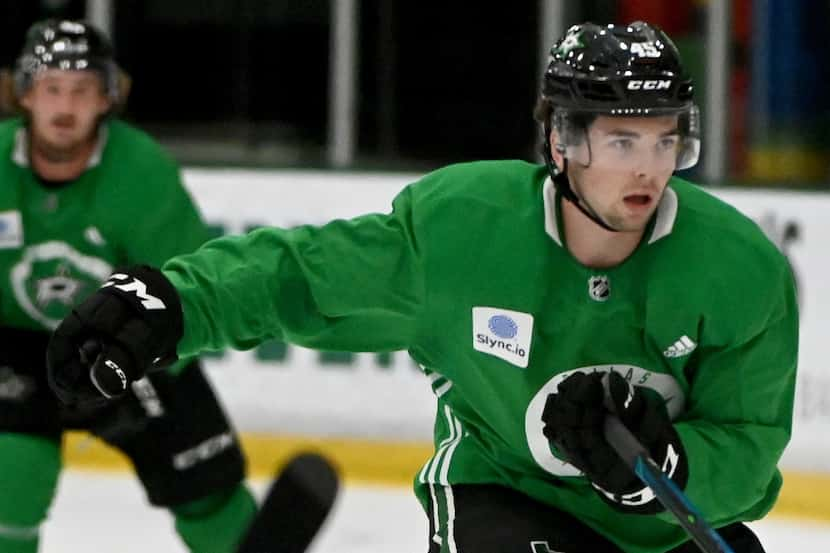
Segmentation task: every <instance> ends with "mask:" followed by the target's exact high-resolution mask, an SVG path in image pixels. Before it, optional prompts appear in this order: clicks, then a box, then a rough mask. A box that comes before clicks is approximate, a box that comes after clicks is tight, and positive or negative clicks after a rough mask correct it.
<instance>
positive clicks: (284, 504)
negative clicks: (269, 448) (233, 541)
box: [237, 453, 339, 553]
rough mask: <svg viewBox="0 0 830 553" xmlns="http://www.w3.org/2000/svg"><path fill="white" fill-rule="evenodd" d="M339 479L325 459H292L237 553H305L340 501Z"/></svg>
mask: <svg viewBox="0 0 830 553" xmlns="http://www.w3.org/2000/svg"><path fill="white" fill-rule="evenodd" d="M338 488H339V478H338V476H337V472H336V470H335V468H334V467H333V466H332V465H331V463H329V461H327V460H326V458H325V457H323V456H321V455H318V454H316V453H303V454H300V455H297V456H296V457H294V458H292V459H291V460H290V461H289V462H288V464H287V465H286V466H285V468H283V469H282V471H280V472H279V475H278V476H277V479H276V480H275V481H274V483H273V484H271V487H270V488H269V490H268V493H267V495H266V496H265V501H263V503H262V506H261V507H260V509H259V512H258V513H257V515H256V518H254V521H253V522H252V523H251V527H250V528H249V529H248V532H247V534H246V535H245V537H244V538H243V540H242V543H241V545H240V546H239V549H237V553H303V552H304V551H305V550H306V549H308V546H309V545H310V544H311V542H312V540H313V539H314V536H316V535H317V533H318V532H319V530H320V528H321V527H322V526H323V523H324V522H325V521H326V518H327V517H328V514H329V512H330V511H331V508H332V506H333V505H334V501H335V499H336V498H337V491H338Z"/></svg>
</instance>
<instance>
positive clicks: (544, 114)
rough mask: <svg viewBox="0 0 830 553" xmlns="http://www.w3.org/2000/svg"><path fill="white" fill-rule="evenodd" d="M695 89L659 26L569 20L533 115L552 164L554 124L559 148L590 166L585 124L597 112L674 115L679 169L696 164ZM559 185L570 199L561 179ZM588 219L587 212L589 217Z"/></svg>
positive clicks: (697, 122) (554, 49)
mask: <svg viewBox="0 0 830 553" xmlns="http://www.w3.org/2000/svg"><path fill="white" fill-rule="evenodd" d="M693 93H694V87H693V85H692V81H691V79H690V78H689V76H688V74H687V73H686V72H685V70H684V69H683V66H682V63H681V61H680V55H679V53H678V51H677V48H676V47H675V45H674V43H673V42H672V41H671V39H669V37H668V36H667V35H666V34H665V33H664V32H663V31H662V30H661V29H659V28H658V27H655V26H652V25H649V24H648V23H644V22H642V21H637V22H634V23H631V24H630V25H606V26H600V25H595V24H593V23H585V24H582V25H574V26H573V27H571V28H570V29H568V31H567V32H566V33H565V35H564V36H563V37H562V38H561V39H560V40H559V41H557V42H556V44H554V45H553V47H552V48H551V50H550V58H549V62H548V67H547V70H546V71H545V74H544V78H543V81H542V90H541V94H540V97H539V102H538V104H537V106H536V112H535V116H536V118H537V120H539V122H540V123H541V124H542V126H543V128H544V132H545V135H544V138H545V139H544V147H543V152H544V154H545V160H546V161H547V162H548V166H549V169H550V170H551V173H552V174H553V173H556V172H557V171H556V170H555V169H554V168H553V162H552V160H551V154H550V148H549V145H548V140H549V136H550V132H551V130H552V129H556V130H557V132H558V134H559V137H560V143H558V144H556V148H557V150H558V151H560V152H562V153H563V154H565V157H566V158H568V159H573V160H576V161H579V162H580V163H583V164H584V165H589V164H590V161H591V160H590V148H586V147H585V145H584V143H585V142H586V141H587V138H586V136H587V135H586V132H587V126H588V125H589V124H590V122H591V121H592V120H593V118H594V117H596V116H597V115H610V116H629V117H648V116H657V115H670V114H677V115H678V116H679V126H680V134H681V142H680V148H679V149H678V155H677V163H676V168H677V169H688V168H689V167H692V166H694V165H695V164H696V163H697V159H698V156H699V153H700V116H699V113H698V109H697V107H696V106H695V104H694V102H693ZM559 180H560V181H561V182H558V183H557V186H559V187H560V188H564V190H562V192H563V193H564V194H565V195H566V197H568V198H569V199H575V196H573V192H572V190H570V187H569V185H568V184H567V179H559ZM592 218H593V217H592Z"/></svg>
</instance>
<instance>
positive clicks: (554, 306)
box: [48, 22, 797, 553]
mask: <svg viewBox="0 0 830 553" xmlns="http://www.w3.org/2000/svg"><path fill="white" fill-rule="evenodd" d="M536 115H537V117H538V119H539V121H540V123H541V126H542V128H543V129H544V136H545V144H546V145H545V157H546V159H547V163H546V166H547V167H545V166H536V165H531V164H528V163H524V162H520V161H494V162H479V163H470V164H461V165H454V166H450V167H446V168H443V169H440V170H438V171H435V172H434V173H432V174H429V175H427V176H425V177H424V178H422V179H421V180H419V181H418V182H416V183H414V184H412V185H410V186H408V187H406V188H405V189H404V190H403V191H402V192H401V193H400V194H399V195H398V197H397V198H396V199H395V201H394V204H393V210H392V212H391V213H389V214H369V215H365V216H363V217H359V218H356V219H354V220H350V221H333V222H331V223H329V224H327V225H325V226H322V227H309V226H304V227H298V228H294V229H287V230H285V229H260V230H256V231H253V232H251V233H250V234H248V235H246V236H243V237H233V238H222V239H219V240H216V241H213V242H210V243H208V244H207V245H205V246H203V247H202V248H201V249H199V250H198V251H197V252H195V253H192V254H190V255H184V256H179V257H176V258H174V259H172V260H171V261H169V262H167V263H166V264H165V265H164V267H163V270H162V271H159V270H156V269H153V268H150V267H147V266H141V267H133V268H130V269H128V270H126V271H122V272H120V273H118V274H115V275H113V276H112V277H111V278H110V280H109V281H108V282H107V284H106V285H105V286H104V287H103V288H101V289H100V290H99V291H98V292H96V293H95V294H93V295H92V296H91V297H90V298H89V299H88V300H87V301H85V302H84V303H83V304H81V305H80V306H79V307H78V308H77V309H76V310H75V311H74V312H73V314H72V315H71V316H69V317H68V318H66V319H65V320H64V321H63V322H62V323H61V325H60V326H59V327H58V329H57V331H56V332H55V334H54V335H53V338H52V341H51V343H50V346H49V350H48V365H49V370H50V375H51V378H52V383H53V385H54V388H55V390H56V391H57V392H58V393H59V394H60V395H61V396H62V397H63V398H64V399H66V400H69V401H90V400H94V399H96V398H100V397H101V396H102V395H104V396H113V395H117V394H120V393H123V391H124V390H125V389H126V388H125V384H124V382H125V381H126V382H127V383H129V382H132V381H133V380H135V379H136V378H140V377H141V376H142V375H143V374H144V372H145V371H146V370H147V369H148V368H150V367H151V366H152V365H154V364H158V363H159V361H158V360H159V359H162V360H164V359H171V358H174V357H175V356H176V355H178V356H189V355H193V354H195V353H197V352H199V351H202V350H207V349H215V348H221V347H225V346H233V347H236V348H250V347H252V346H254V345H255V344H257V343H259V342H261V341H263V340H266V339H268V338H274V337H276V338H280V339H283V340H287V341H289V342H293V343H297V344H300V345H302V346H306V347H312V348H322V349H343V350H353V351H388V350H396V349H407V350H408V351H409V353H410V354H411V355H412V357H413V358H414V359H415V360H416V361H417V362H418V363H419V364H420V365H421V366H422V367H423V369H424V371H425V373H426V374H427V375H428V376H429V379H430V381H431V382H432V386H433V389H434V390H435V395H436V397H437V412H436V420H435V435H434V437H435V453H434V455H433V456H432V458H430V459H429V460H428V461H427V462H426V463H425V465H424V466H423V469H422V470H421V471H420V473H419V474H418V475H417V476H416V479H415V490H416V493H417V495H418V497H419V499H420V500H421V503H422V504H423V506H424V508H425V510H426V512H427V516H428V517H429V522H430V526H431V528H430V535H429V551H430V552H431V553H437V552H441V553H446V552H469V551H475V552H477V553H496V552H499V553H505V552H516V553H519V552H521V553H527V552H528V551H532V552H534V553H549V552H552V551H555V552H562V553H588V552H590V553H598V552H615V553H619V552H621V551H622V552H626V553H664V552H666V551H671V552H673V553H680V552H683V553H692V552H694V551H696V550H697V549H696V546H695V545H693V544H692V543H691V542H689V540H688V536H686V534H684V531H683V529H682V528H681V526H680V525H679V524H678V521H677V520H675V519H674V517H673V516H672V515H671V514H669V513H668V512H666V511H664V510H663V509H662V507H661V505H660V504H659V502H658V501H657V500H656V499H655V497H654V494H653V493H651V491H650V490H649V489H648V488H644V486H643V485H642V484H641V483H640V482H639V481H638V479H637V478H636V477H635V476H634V475H633V474H632V473H631V472H630V471H629V470H628V469H627V467H626V466H625V465H624V463H623V461H622V459H620V458H619V457H618V456H617V455H616V454H615V452H614V451H613V450H612V449H611V447H610V446H609V444H608V443H607V442H606V441H605V439H604V438H603V432H602V428H603V420H604V419H605V417H606V415H607V414H608V413H609V412H610V411H615V412H616V413H617V415H618V416H619V418H620V419H621V420H622V421H623V423H624V424H625V425H626V426H627V427H628V428H629V429H630V430H631V431H632V433H633V434H634V435H635V436H636V437H637V438H638V439H639V440H640V442H642V443H643V444H644V445H645V446H646V447H647V448H648V450H649V452H650V454H651V455H652V457H653V458H654V459H655V460H656V461H657V462H658V463H659V465H660V466H661V467H662V468H663V470H664V472H665V473H666V474H667V475H668V476H669V477H670V478H671V479H672V480H673V481H674V482H675V483H676V485H677V486H679V487H680V488H682V489H684V490H685V492H686V494H688V496H689V497H690V498H691V500H692V501H693V502H694V503H695V504H696V505H697V506H698V507H699V508H700V509H701V510H702V511H703V512H704V514H705V515H706V516H707V518H708V520H710V521H711V522H712V523H713V524H714V525H715V526H716V527H718V528H720V530H721V533H722V535H723V536H724V538H725V539H726V540H727V541H728V542H729V543H730V544H731V545H732V547H733V548H734V549H735V551H736V552H739V553H759V552H762V551H763V548H762V546H761V545H760V543H759V542H758V540H757V539H756V537H755V536H754V534H753V533H752V532H751V531H750V530H749V528H748V527H747V526H745V525H744V524H743V521H749V520H756V519H759V518H761V517H763V516H764V515H765V514H766V513H767V512H768V511H769V509H770V508H771V507H772V505H773V503H774V502H775V499H776V496H777V494H778V492H779V489H780V486H781V476H780V473H779V471H778V470H777V468H776V464H777V461H778V459H779V457H780V455H781V453H782V451H783V449H784V447H785V445H786V444H787V441H788V439H789V435H790V426H791V417H792V408H793V390H794V383H795V371H796V356H797V352H796V350H797V308H796V301H795V293H794V288H793V281H792V276H791V273H790V270H789V267H788V265H787V262H786V260H785V259H784V257H783V256H782V255H781V254H780V253H779V252H778V251H777V250H776V248H775V247H774V246H773V245H772V244H771V243H770V242H769V241H768V240H767V239H766V238H765V237H764V235H763V233H762V232H761V231H760V230H759V228H758V227H757V226H756V225H755V224H754V223H753V222H752V221H751V220H749V219H748V218H746V217H745V216H743V215H742V214H740V213H739V212H738V211H737V210H735V209H734V208H732V207H730V206H729V205H727V204H725V203H723V202H722V201H720V200H718V199H716V198H714V197H712V196H711V195H709V194H708V193H706V192H704V191H703V190H701V189H699V188H698V187H696V186H695V185H693V184H691V183H689V182H686V181H684V180H681V179H680V178H677V177H675V176H673V172H674V171H675V170H677V169H683V168H687V167H691V166H693V165H694V164H695V163H696V161H697V157H698V151H699V126H698V113H697V109H696V107H695V105H694V103H693V89H692V83H691V82H690V80H689V78H688V77H687V76H686V74H685V72H684V70H683V68H682V66H681V63H680V60H679V56H678V53H677V50H676V48H675V47H674V45H673V44H672V42H671V41H670V39H669V38H668V37H667V36H666V35H665V34H664V33H663V32H662V31H660V30H659V29H657V28H656V27H653V26H650V25H648V24H645V23H642V22H637V23H633V24H631V25H628V26H614V25H609V26H597V25H593V24H585V25H579V26H575V27H573V28H571V29H570V30H568V31H567V33H566V34H565V36H564V37H563V38H562V39H561V40H560V41H558V42H557V43H556V44H555V45H554V47H553V48H552V50H551V58H550V63H549V66H548V68H547V71H546V73H545V76H544V86H543V88H542V92H541V97H540V101H539V104H538V106H537V110H536ZM482 116H483V117H486V114H482ZM142 220H143V219H142V217H137V218H136V219H135V224H137V225H138V224H141V222H142ZM369 282H371V286H366V283H369ZM90 375H91V378H90Z"/></svg>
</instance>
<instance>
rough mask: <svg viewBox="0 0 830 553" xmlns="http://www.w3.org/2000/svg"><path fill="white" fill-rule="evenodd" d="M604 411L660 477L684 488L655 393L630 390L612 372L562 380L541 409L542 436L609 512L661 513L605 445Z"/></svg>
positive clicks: (676, 445) (673, 437)
mask: <svg viewBox="0 0 830 553" xmlns="http://www.w3.org/2000/svg"><path fill="white" fill-rule="evenodd" d="M606 391H607V394H606ZM609 407H610V409H609ZM609 410H613V411H614V412H616V413H617V416H618V417H619V418H620V420H621V421H622V423H623V424H624V425H625V426H626V427H627V428H628V429H629V430H630V431H631V432H632V433H633V434H634V436H636V437H637V439H638V440H640V442H641V443H642V444H643V446H644V447H645V448H646V449H647V450H648V451H649V453H650V454H651V456H652V458H653V459H654V461H655V462H656V463H657V464H658V465H659V466H660V467H661V468H662V469H663V472H664V473H666V474H667V475H668V476H669V477H670V478H671V479H672V480H673V481H674V483H675V484H677V485H678V486H679V487H680V488H681V489H682V488H684V487H685V486H686V481H687V479H688V462H687V459H686V452H685V451H684V449H683V444H682V443H681V442H680V437H679V436H678V435H677V432H676V431H675V429H674V426H673V425H672V422H671V420H670V419H669V416H668V414H667V412H666V409H665V407H664V405H663V400H662V399H661V398H660V396H659V395H658V394H657V393H653V392H651V391H650V390H648V389H646V388H643V387H640V386H632V385H630V384H629V383H628V382H627V381H626V380H625V379H624V378H623V377H622V376H620V375H619V374H618V373H616V372H613V371H612V372H610V373H608V376H607V377H604V375H603V373H591V374H585V373H579V372H578V373H574V374H572V375H570V376H569V377H567V378H566V379H565V380H563V381H562V382H561V383H560V384H559V389H558V391H557V393H553V394H550V395H549V396H548V399H547V402H546V403H545V409H544V411H543V413H542V422H544V427H543V430H542V432H543V433H544V434H545V436H546V437H547V438H548V439H549V440H550V441H551V443H552V444H553V446H554V447H555V448H556V450H557V451H558V452H559V453H560V454H561V455H562V456H563V457H564V458H565V460H567V461H568V462H569V463H571V464H572V465H574V466H575V467H576V468H578V469H579V470H581V471H582V472H583V473H585V476H587V477H588V478H589V479H590V480H591V482H592V483H593V485H594V488H595V489H596V490H597V492H598V493H599V494H600V496H601V497H602V498H603V499H604V500H605V501H606V502H608V503H610V504H611V505H612V506H613V507H615V508H617V509H620V510H624V511H627V512H631V513H639V514H651V513H656V512H659V511H661V510H663V507H662V505H660V503H659V502H658V501H656V500H655V497H654V494H653V493H652V492H651V490H650V489H648V488H647V487H645V485H644V484H643V483H642V482H640V480H639V479H638V478H637V476H636V475H635V474H634V473H633V472H632V471H631V469H630V468H628V466H627V465H626V464H625V462H624V461H623V460H622V459H621V458H620V457H619V455H617V453H616V452H615V451H614V449H613V448H612V447H611V445H610V444H608V442H607V441H606V440H605V437H604V434H603V421H604V420H605V416H606V415H607V414H608V412H609Z"/></svg>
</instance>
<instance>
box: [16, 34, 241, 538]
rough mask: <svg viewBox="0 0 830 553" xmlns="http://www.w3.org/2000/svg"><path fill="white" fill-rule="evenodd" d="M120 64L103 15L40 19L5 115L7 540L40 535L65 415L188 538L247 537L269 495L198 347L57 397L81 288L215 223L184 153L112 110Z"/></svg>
mask: <svg viewBox="0 0 830 553" xmlns="http://www.w3.org/2000/svg"><path fill="white" fill-rule="evenodd" d="M120 75H121V73H120V71H119V68H118V67H117V66H116V64H115V62H114V60H113V57H112V49H111V46H110V44H109V43H108V41H107V39H106V38H105V37H104V36H103V35H102V34H101V33H100V32H99V31H98V30H96V29H94V28H93V27H91V26H89V25H87V24H85V23H81V22H75V21H57V20H47V21H42V22H39V23H36V24H35V25H33V26H32V27H31V28H30V29H29V31H28V34H27V35H26V40H25V45H24V47H23V50H22V53H21V55H20V57H19V59H18V61H17V65H16V68H15V71H14V88H15V90H14V93H15V96H16V98H17V101H18V102H19V106H20V107H21V108H22V112H23V116H22V118H15V119H12V120H8V121H5V122H3V123H2V124H0V391H1V392H0V551H3V552H4V553H24V552H25V553H32V552H34V551H36V550H37V548H38V535H39V528H40V525H41V524H42V523H43V521H44V520H45V519H46V516H47V512H48V509H49V505H50V503H51V501H52V498H53V496H54V494H55V489H56V485H57V480H58V474H59V472H60V469H61V435H62V433H63V431H64V430H66V429H68V428H80V429H86V430H89V431H90V432H92V433H93V434H95V435H97V436H99V437H101V438H103V439H104V440H106V441H107V442H108V443H109V444H111V445H113V446H115V447H117V448H118V449H120V450H121V451H122V452H124V453H125V454H126V455H127V456H128V457H129V459H130V461H131V462H132V464H133V466H134V468H135V471H136V472H137V474H138V477H139V478H140V479H141V483H142V484H143V486H144V489H145V490H146V493H147V497H148V499H149V501H150V503H152V504H153V505H156V506H161V507H165V508H167V509H169V510H170V512H171V513H172V515H173V516H174V517H175V526H176V530H177V531H178V533H179V535H180V536H181V538H182V539H183V541H184V542H185V543H186V544H187V546H188V547H189V548H190V550H191V551H198V552H217V553H219V552H231V551H234V550H235V547H236V544H237V543H238V542H239V540H240V539H241V537H242V535H243V534H244V532H245V530H246V529H247V527H248V525H249V523H250V521H251V520H252V517H253V515H254V513H255V510H256V505H255V503H254V500H253V498H252V496H251V494H250V493H249V491H248V490H247V488H246V486H245V485H244V484H243V478H244V461H243V457H242V454H241V451H240V449H239V445H238V443H237V438H236V434H235V432H234V430H233V429H232V428H231V427H230V425H229V423H228V420H227V419H226V417H225V414H224V412H223V410H222V408H221V407H220V405H219V403H218V401H217V398H216V397H215V396H214V393H213V391H212V390H211V387H210V385H209V384H208V382H207V380H206V379H205V377H204V375H203V374H202V370H201V368H200V366H199V363H198V362H197V360H196V359H195V358H192V357H191V358H183V360H182V361H181V362H179V363H178V364H176V365H174V366H172V367H170V368H169V369H168V370H166V371H160V372H156V373H154V374H153V375H151V376H150V377H149V378H146V379H141V380H137V381H131V383H130V389H129V393H127V394H125V396H126V397H124V398H123V399H122V400H120V401H117V402H110V403H108V404H106V405H100V406H94V405H93V406H77V405H72V406H70V408H67V409H60V408H59V406H60V403H59V402H58V400H57V398H55V396H54V394H53V393H52V392H51V390H50V389H49V387H48V385H47V379H46V372H45V352H46V345H47V343H48V339H49V334H50V333H51V330H53V329H54V327H55V326H57V324H58V322H59V321H60V320H61V319H62V318H63V317H64V316H66V314H68V313H69V311H70V309H71V307H72V305H73V304H74V303H76V302H77V301H80V300H81V299H82V298H84V297H85V296H87V295H88V294H89V293H91V292H92V291H94V290H95V289H96V288H97V287H98V286H100V284H101V283H102V282H103V281H104V280H106V278H107V276H108V275H109V274H110V273H111V272H112V271H113V269H114V268H115V267H117V266H119V265H123V264H132V263H154V264H159V263H162V262H163V261H165V260H166V259H167V258H168V257H170V256H172V255H175V254H179V253H183V252H187V251H190V250H193V249H195V248H196V247H198V246H199V245H200V244H201V243H202V242H204V241H205V240H206V239H207V237H208V231H207V228H206V225H205V223H204V222H203V221H202V220H201V219H200V217H199V214H198V213H197V211H196V209H195V207H194V205H193V204H192V202H191V200H190V198H189V196H188V195H187V193H186V191H185V189H184V187H183V185H182V183H181V179H180V175H179V171H178V168H177V167H176V164H175V163H174V162H173V160H172V159H171V158H170V157H169V156H168V155H167V154H166V153H164V152H163V151H162V150H161V148H160V147H159V146H158V145H157V144H156V143H155V142H154V141H153V140H152V139H151V138H150V137H149V136H147V135H146V134H144V133H143V132H141V131H139V130H137V129H135V128H133V127H131V126H129V125H127V124H125V123H123V122H121V121H119V120H117V119H116V118H114V117H111V116H109V114H110V112H111V111H112V109H113V106H114V105H115V104H116V103H118V102H121V101H123V100H124V99H125V98H124V94H125V90H124V89H123V87H122V86H121V84H122V83H124V82H125V80H124V79H121V78H119V77H120ZM139 535H140V529H136V536H139ZM124 539H130V537H129V536H125V537H124Z"/></svg>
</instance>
